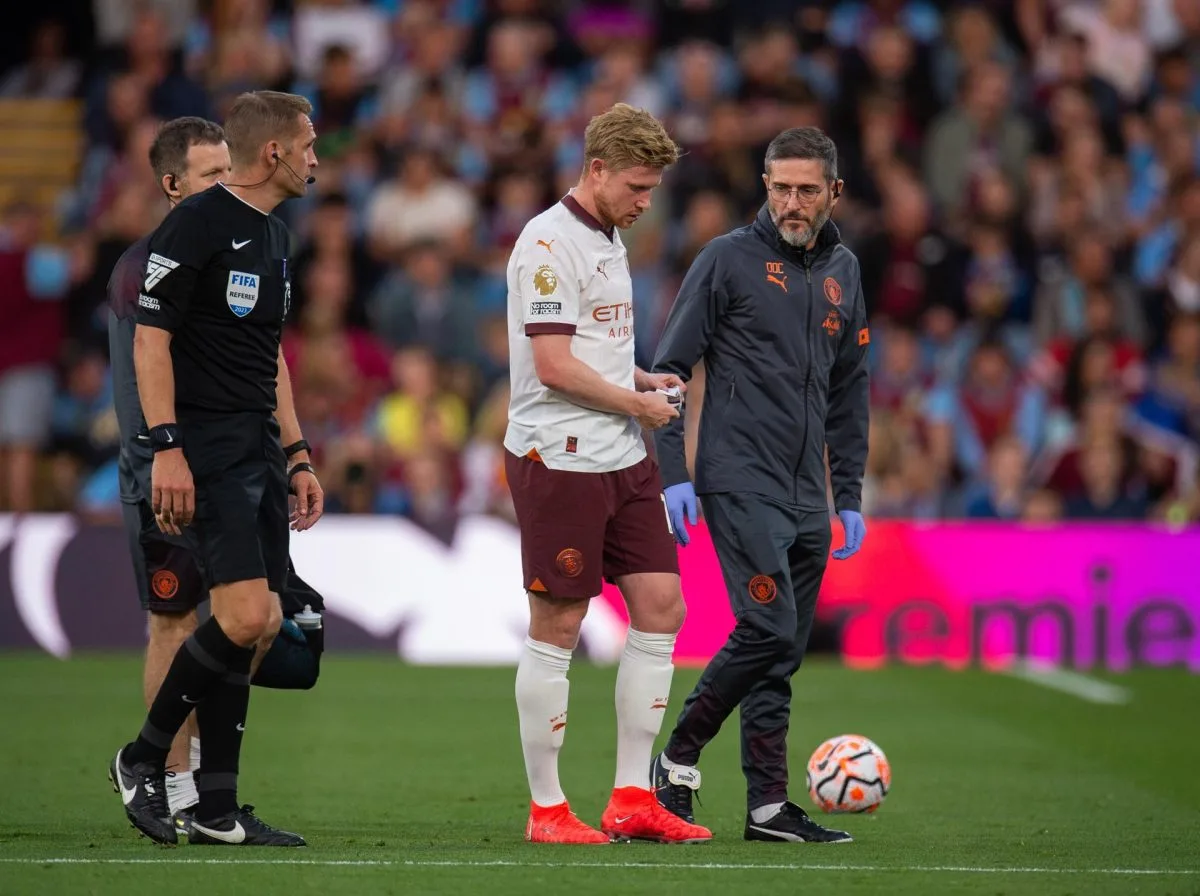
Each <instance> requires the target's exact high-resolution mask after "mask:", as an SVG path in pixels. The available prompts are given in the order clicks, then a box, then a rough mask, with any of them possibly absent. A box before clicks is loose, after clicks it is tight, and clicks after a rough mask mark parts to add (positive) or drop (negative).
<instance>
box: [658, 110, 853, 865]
mask: <svg viewBox="0 0 1200 896" xmlns="http://www.w3.org/2000/svg"><path fill="white" fill-rule="evenodd" d="M765 169H766V171H765V173H764V174H763V182H764V184H765V185H766V189H767V201H766V203H765V204H764V205H763V207H762V209H761V210H760V211H759V213H758V217H757V218H756V220H755V221H754V223H753V224H751V225H749V226H747V227H743V228H741V229H739V230H735V231H733V232H732V233H728V234H726V235H724V236H721V237H718V238H717V239H715V240H713V241H712V242H711V243H709V244H708V245H707V246H706V247H705V248H704V249H703V250H702V251H701V252H700V254H699V255H698V256H697V257H696V260H695V261H694V262H693V263H692V267H691V269H690V270H689V271H688V274H687V276H686V277H685V278H684V281H683V285H682V286H681V287H680V290H679V295H678V297H677V298H676V300H675V305H674V307H673V308H672V309H671V313H670V315H669V316H668V318H667V323H666V328H665V330H664V332H663V336H662V340H661V341H660V343H659V346H658V354H657V356H656V357H655V359H654V371H655V372H656V373H673V374H676V375H677V376H679V377H682V378H683V379H687V378H688V377H690V376H691V374H692V368H693V367H694V366H695V364H696V363H697V362H698V361H700V360H702V359H703V361H704V368H705V378H706V386H705V390H704V413H703V416H702V417H701V418H700V447H699V452H698V453H697V456H696V485H695V487H693V486H692V483H691V482H690V481H689V479H688V471H687V466H686V463H685V460H684V448H683V426H682V421H680V420H676V421H675V422H674V423H672V424H671V425H670V426H669V427H664V428H663V429H661V430H659V431H658V432H656V433H655V441H656V442H657V447H658V455H659V463H660V465H661V467H662V474H663V481H664V483H666V489H665V500H666V504H667V512H668V515H669V516H670V517H671V520H672V528H673V529H674V531H675V534H676V538H677V539H678V540H679V542H680V543H681V544H687V542H688V535H687V527H686V523H685V517H686V518H687V521H689V522H691V523H692V524H693V525H694V524H695V523H696V495H697V493H699V495H700V496H701V500H702V501H703V504H704V515H705V518H706V519H707V520H708V525H709V531H710V533H711V535H712V540H713V546H714V547H715V548H716V551H717V557H718V559H719V560H720V562H721V571H722V572H723V574H724V578H725V584H726V587H727V588H728V590H729V596H730V602H731V603H732V605H733V611H734V616H735V618H736V620H737V624H736V625H735V626H734V629H733V632H732V633H731V634H730V636H729V640H728V641H726V643H725V646H724V647H723V648H722V649H721V651H720V652H719V653H718V654H717V655H716V656H715V657H714V658H713V660H712V662H710V663H709V664H708V668H706V669H705V670H704V674H703V675H702V676H701V678H700V681H699V682H698V683H697V685H696V687H695V689H694V690H693V691H692V693H691V695H690V696H689V697H688V698H687V700H686V702H685V703H684V706H683V709H682V711H681V712H680V715H679V720H678V721H677V722H676V725H675V730H674V731H673V732H672V733H671V738H670V740H669V741H668V742H667V745H666V749H665V750H664V751H663V753H661V754H660V755H659V757H658V758H657V759H656V760H655V763H654V767H653V770H652V778H653V785H654V787H655V788H656V790H657V793H658V797H659V800H660V801H661V802H662V803H663V805H664V806H666V807H667V808H668V809H670V810H672V811H673V812H675V813H676V814H677V815H680V816H681V817H683V818H686V819H687V820H688V821H691V820H692V818H691V816H692V791H693V790H695V789H697V788H698V787H699V784H700V773H699V772H698V771H697V770H696V769H695V767H694V766H695V765H696V763H697V762H698V761H699V759H700V752H701V750H702V749H703V748H704V747H705V745H707V744H708V742H709V741H711V740H712V739H713V737H715V736H716V734H717V731H719V730H720V728H721V725H722V724H723V723H724V721H725V719H726V718H728V717H729V715H730V714H731V713H732V712H733V710H734V709H735V708H737V707H738V706H739V705H740V706H741V728H742V769H743V771H744V772H745V775H746V783H747V807H748V813H747V817H746V827H745V838H746V839H747V840H774V841H784V842H805V841H809V842H813V841H815V842H823V843H830V842H840V841H846V840H849V839H850V836H849V835H848V834H846V833H844V832H842V831H833V830H829V829H827V828H824V827H822V826H821V825H819V824H817V823H816V822H815V821H813V820H812V819H811V818H809V817H808V815H807V814H806V813H805V811H804V810H803V809H801V808H800V807H799V806H797V805H796V804H795V803H792V802H790V801H789V800H788V766H787V732H788V721H789V716H790V713H791V699H792V687H791V678H792V675H793V673H795V671H796V670H797V669H798V668H799V667H800V662H801V660H802V659H803V658H804V651H805V648H806V647H807V645H808V636H809V632H810V630H811V629H812V621H813V614H814V612H815V610H816V605H817V593H818V591H819V590H820V587H821V579H822V577H823V576H824V574H825V564H826V560H827V558H828V554H829V544H830V527H829V510H828V498H827V497H826V485H825V483H826V468H825V455H826V450H828V454H829V474H830V476H829V478H830V480H831V481H832V484H833V499H834V505H835V507H836V509H837V511H838V514H839V516H840V517H841V521H842V525H843V527H844V529H845V533H846V544H845V546H844V547H842V548H839V549H838V550H837V551H835V552H834V557H836V558H838V559H840V560H844V559H846V558H847V557H850V556H851V555H853V554H854V553H855V552H856V551H857V550H858V548H859V546H860V545H861V544H862V540H863V538H864V536H865V535H866V529H865V527H864V525H863V519H862V516H861V514H860V513H859V503H860V497H861V493H862V476H863V469H864V467H865V465H866V459H867V346H868V344H869V342H870V333H869V332H868V330H867V323H866V309H865V308H864V305H863V294H862V286H861V283H860V276H859V267H858V259H856V258H855V257H854V254H853V253H852V252H851V251H850V250H849V249H847V248H846V247H845V246H843V245H842V242H841V238H840V237H839V235H838V230H837V227H836V226H835V225H834V224H833V222H832V221H830V216H831V215H832V214H833V209H834V206H836V205H837V200H838V196H839V195H840V194H841V191H842V181H841V180H840V179H839V178H838V174H837V148H836V147H835V146H834V144H833V141H832V140H830V139H829V138H828V137H827V136H826V135H825V134H824V133H822V132H821V131H820V130H818V129H817V128H793V129H791V130H787V131H784V132H783V133H781V134H780V135H779V136H777V137H776V138H775V139H774V140H772V141H771V144H770V146H769V147H768V148H767V153H766V161H765Z"/></svg>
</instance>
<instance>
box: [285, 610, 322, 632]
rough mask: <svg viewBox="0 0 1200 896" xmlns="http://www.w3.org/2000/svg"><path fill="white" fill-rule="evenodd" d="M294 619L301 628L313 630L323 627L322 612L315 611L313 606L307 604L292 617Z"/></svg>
mask: <svg viewBox="0 0 1200 896" xmlns="http://www.w3.org/2000/svg"><path fill="white" fill-rule="evenodd" d="M292 621H293V622H295V623H296V625H298V626H300V628H302V629H306V630H309V631H311V630H313V629H319V628H320V627H321V614H320V613H316V612H313V608H312V607H311V606H309V605H308V604H305V605H304V609H303V610H302V611H300V612H299V613H297V614H296V615H294V616H293V617H292Z"/></svg>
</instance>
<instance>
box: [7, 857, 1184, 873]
mask: <svg viewBox="0 0 1200 896" xmlns="http://www.w3.org/2000/svg"><path fill="white" fill-rule="evenodd" d="M0 864H4V865H163V866H165V865H319V866H324V867H331V868H332V867H346V866H349V867H368V868H374V867H379V868H663V869H680V868H682V869H686V870H694V871H842V872H845V871H866V872H895V871H902V872H933V873H938V874H1112V875H1125V876H1133V875H1145V876H1153V875H1200V868H1026V867H1010V868H987V867H973V866H969V865H964V866H959V865H814V864H806V863H795V864H778V863H763V864H739V863H732V862H517V861H512V860H506V859H497V860H494V861H486V862H469V861H457V860H454V859H446V860H433V859H430V860H423V859H396V860H391V859H168V858H160V859H135V858H129V859H82V858H80V859H76V858H48V859H31V858H0Z"/></svg>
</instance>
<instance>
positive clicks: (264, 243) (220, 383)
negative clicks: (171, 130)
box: [137, 185, 291, 594]
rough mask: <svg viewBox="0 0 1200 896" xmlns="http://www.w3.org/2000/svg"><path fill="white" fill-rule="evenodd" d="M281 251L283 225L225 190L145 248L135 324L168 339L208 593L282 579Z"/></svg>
mask: <svg viewBox="0 0 1200 896" xmlns="http://www.w3.org/2000/svg"><path fill="white" fill-rule="evenodd" d="M288 246H289V238H288V232H287V228H286V227H285V226H284V224H283V222H282V221H280V220H279V219H278V218H276V217H275V216H273V215H270V214H266V213H264V212H261V211H259V210H258V209H256V208H254V207H253V206H252V205H249V204H248V203H246V202H244V201H243V200H242V199H240V198H239V197H237V196H235V195H234V194H233V193H231V192H230V191H229V190H228V189H226V188H225V187H224V186H221V185H218V186H215V187H212V188H211V189H208V190H205V191H204V192H203V193H198V194H196V195H194V196H191V197H189V198H188V199H185V200H184V201H183V202H181V203H180V204H179V205H178V206H177V207H176V208H175V209H174V210H173V211H172V212H171V214H170V215H168V216H167V218H166V220H165V221H164V222H163V223H162V225H160V227H159V228H158V230H157V231H155V233H154V235H153V236H152V237H151V239H150V246H149V249H150V255H149V259H148V261H147V263H146V275H145V280H144V282H143V284H142V285H143V289H142V292H141V294H140V295H139V296H138V311H137V323H138V324H139V325H141V326H149V327H158V328H160V329H163V330H167V331H169V332H171V333H172V334H173V336H172V340H171V360H172V366H173V368H174V374H175V414H176V420H177V423H178V425H179V427H180V431H181V432H182V438H183V453H184V457H185V458H186V459H187V462H188V466H189V467H190V468H191V472H192V478H193V481H194V483H195V487H196V509H195V516H194V520H193V527H194V529H195V533H196V536H197V539H198V542H199V546H200V554H201V559H202V567H203V570H204V573H205V577H206V579H207V585H208V586H209V587H212V586H216V585H222V584H226V583H230V582H240V581H246V580H249V579H258V578H265V579H266V580H267V583H268V585H269V587H270V589H271V590H272V591H274V592H275V593H277V594H278V593H280V592H281V591H282V590H283V587H284V583H285V580H286V574H287V567H288V479H287V459H286V457H285V456H284V453H283V447H282V445H281V444H280V438H279V436H280V434H279V424H278V423H277V422H276V420H275V417H274V413H275V386H276V377H277V374H278V364H279V341H280V336H281V333H282V329H283V322H284V320H285V318H286V317H287V313H288V305H289V302H290V299H291V286H290V283H289V281H288Z"/></svg>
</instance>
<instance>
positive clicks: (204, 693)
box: [123, 617, 254, 765]
mask: <svg viewBox="0 0 1200 896" xmlns="http://www.w3.org/2000/svg"><path fill="white" fill-rule="evenodd" d="M245 652H246V648H243V647H238V645H236V644H234V643H233V642H232V641H230V640H229V638H228V637H226V635H225V632H224V631H223V630H222V629H221V626H220V625H219V624H218V623H217V620H216V619H215V618H212V617H210V618H209V619H208V620H207V621H205V622H204V623H203V624H202V625H200V626H199V627H198V628H197V629H196V630H195V631H194V632H193V633H192V635H191V637H189V638H188V639H187V640H186V641H184V642H183V644H182V645H181V646H180V648H179V651H178V652H177V653H176V654H175V659H174V660H172V661H171V668H170V669H169V670H168V671H167V677H166V678H165V679H164V680H163V683H162V687H160V688H159V689H158V694H157V696H155V698H154V702H153V703H152V704H150V712H149V713H147V715H146V722H145V724H144V725H142V731H141V733H140V734H138V737H137V740H135V741H134V742H133V743H132V744H130V745H129V746H128V747H126V748H125V753H124V756H123V758H124V760H125V761H126V762H127V763H129V764H130V765H134V764H137V763H139V762H150V763H153V764H156V765H164V764H165V763H166V761H167V753H169V752H170V750H171V741H172V740H174V739H175V735H176V734H177V733H178V732H179V729H180V728H182V727H183V723H184V722H185V721H187V717H188V715H189V714H190V713H191V712H192V710H193V709H196V708H197V707H198V706H199V705H201V704H202V701H204V700H205V698H206V697H208V695H209V694H211V693H212V691H213V688H214V687H215V686H216V685H217V684H219V683H220V682H221V679H222V678H224V676H225V673H226V672H227V671H228V668H229V666H230V664H231V662H232V661H233V660H234V659H235V658H237V657H239V656H240V655H241V654H243V653H245ZM250 652H251V653H253V652H254V651H253V649H251V650H250Z"/></svg>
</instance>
